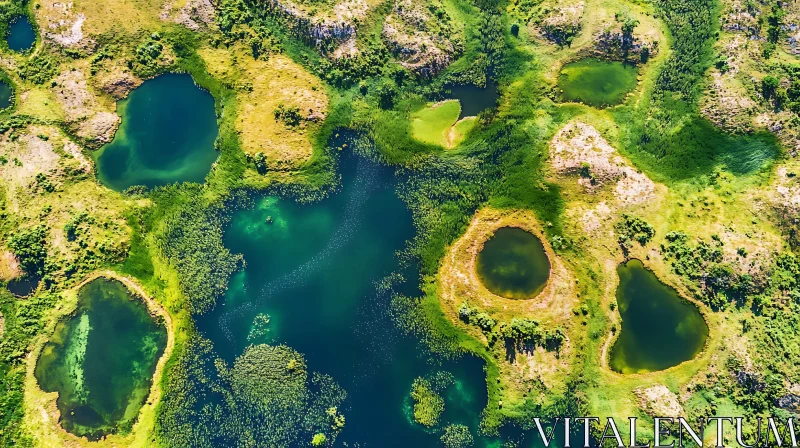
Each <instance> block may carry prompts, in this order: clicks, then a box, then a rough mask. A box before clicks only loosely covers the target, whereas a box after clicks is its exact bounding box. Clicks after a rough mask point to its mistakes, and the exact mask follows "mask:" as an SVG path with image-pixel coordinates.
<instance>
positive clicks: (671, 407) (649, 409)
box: [633, 384, 686, 418]
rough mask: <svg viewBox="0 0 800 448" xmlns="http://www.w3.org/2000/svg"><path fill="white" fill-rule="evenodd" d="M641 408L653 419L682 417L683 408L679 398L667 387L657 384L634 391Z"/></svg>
mask: <svg viewBox="0 0 800 448" xmlns="http://www.w3.org/2000/svg"><path fill="white" fill-rule="evenodd" d="M633 393H634V394H635V395H636V398H637V401H638V402H639V407H640V408H642V410H643V411H644V412H645V413H646V414H647V415H649V416H651V417H672V418H677V417H682V416H684V415H686V414H684V412H683V406H681V404H680V402H679V401H678V397H677V396H676V395H675V394H674V393H672V391H670V390H669V389H668V388H667V386H664V385H663V384H657V385H655V386H651V387H648V388H639V389H634V391H633Z"/></svg>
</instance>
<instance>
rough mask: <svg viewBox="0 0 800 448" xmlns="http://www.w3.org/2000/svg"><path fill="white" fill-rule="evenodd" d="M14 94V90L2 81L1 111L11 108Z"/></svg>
mask: <svg viewBox="0 0 800 448" xmlns="http://www.w3.org/2000/svg"><path fill="white" fill-rule="evenodd" d="M13 93H14V89H12V88H11V86H10V85H9V84H8V83H6V82H3V81H0V110H3V109H6V108H8V107H9V106H11V97H12V95H13Z"/></svg>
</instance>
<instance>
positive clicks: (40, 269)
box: [8, 224, 47, 278]
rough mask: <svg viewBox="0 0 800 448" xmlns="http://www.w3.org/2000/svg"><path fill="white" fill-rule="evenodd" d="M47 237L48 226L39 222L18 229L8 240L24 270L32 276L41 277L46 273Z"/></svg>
mask: <svg viewBox="0 0 800 448" xmlns="http://www.w3.org/2000/svg"><path fill="white" fill-rule="evenodd" d="M46 238H47V226H45V225H42V224H39V225H36V226H33V227H30V228H27V229H20V230H18V231H17V232H15V233H14V234H13V235H11V238H9V240H8V248H9V249H11V251H12V252H14V255H16V257H17V259H18V260H19V264H20V267H21V268H22V270H23V271H25V273H26V274H28V275H30V276H33V277H39V278H40V277H42V276H43V275H44V268H45V260H46V259H47V245H46Z"/></svg>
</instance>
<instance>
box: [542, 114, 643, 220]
mask: <svg viewBox="0 0 800 448" xmlns="http://www.w3.org/2000/svg"><path fill="white" fill-rule="evenodd" d="M550 163H551V166H552V168H553V170H554V171H555V172H556V173H558V174H560V175H570V176H574V175H577V176H578V184H579V185H581V186H582V187H583V188H584V190H585V191H587V192H589V193H592V192H596V191H598V190H600V189H601V188H603V187H604V186H606V185H609V184H615V188H614V196H615V198H616V199H617V203H618V205H622V206H625V205H635V204H641V203H644V202H646V201H648V200H650V199H652V198H653V197H654V196H655V184H654V183H653V181H651V180H650V179H649V178H648V177H647V176H646V175H645V174H643V173H641V172H639V171H637V170H635V169H634V168H633V167H631V166H630V164H629V163H628V162H627V161H626V160H625V159H624V158H623V157H621V156H620V155H619V154H617V151H616V150H615V149H614V148H613V147H612V146H611V145H609V144H608V142H607V141H606V140H605V139H604V138H603V137H602V136H601V135H600V133H599V132H598V131H597V129H595V128H594V127H592V126H590V125H587V124H584V123H581V122H572V123H569V124H567V125H566V126H564V127H563V128H561V130H560V131H558V133H556V135H555V136H554V137H553V140H552V141H551V142H550Z"/></svg>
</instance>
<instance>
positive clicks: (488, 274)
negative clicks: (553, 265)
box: [476, 227, 550, 299]
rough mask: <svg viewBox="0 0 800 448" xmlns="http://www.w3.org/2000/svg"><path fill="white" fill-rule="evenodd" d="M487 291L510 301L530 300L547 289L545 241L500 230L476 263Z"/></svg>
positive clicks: (515, 229) (508, 229)
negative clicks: (545, 287) (543, 242)
mask: <svg viewBox="0 0 800 448" xmlns="http://www.w3.org/2000/svg"><path fill="white" fill-rule="evenodd" d="M476 270H477V271H478V278H480V280H481V282H482V283H483V285H484V286H486V289H488V290H489V291H491V292H493V293H494V294H497V295H499V296H502V297H506V298H508V299H530V298H532V297H534V296H535V295H536V294H539V293H540V292H541V291H542V289H544V286H545V284H546V283H547V279H548V278H549V277H550V260H549V259H548V258H547V253H545V250H544V246H543V245H542V242H541V240H539V238H537V237H536V236H535V235H534V234H532V233H530V232H528V231H525V230H523V229H520V228H518V227H503V228H500V229H497V231H495V233H494V235H493V236H492V237H491V238H489V239H488V240H487V241H486V242H485V243H484V245H483V249H482V250H481V252H480V253H479V254H478V259H477V263H476Z"/></svg>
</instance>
